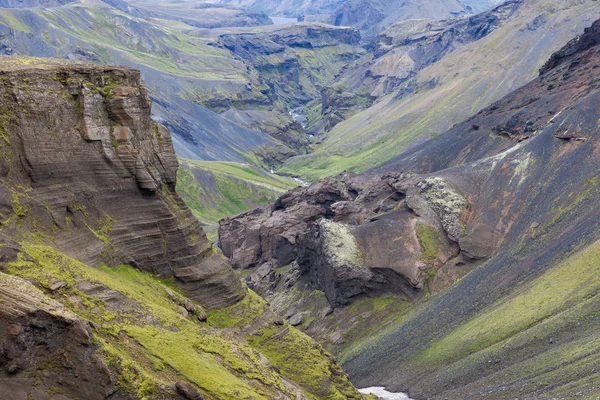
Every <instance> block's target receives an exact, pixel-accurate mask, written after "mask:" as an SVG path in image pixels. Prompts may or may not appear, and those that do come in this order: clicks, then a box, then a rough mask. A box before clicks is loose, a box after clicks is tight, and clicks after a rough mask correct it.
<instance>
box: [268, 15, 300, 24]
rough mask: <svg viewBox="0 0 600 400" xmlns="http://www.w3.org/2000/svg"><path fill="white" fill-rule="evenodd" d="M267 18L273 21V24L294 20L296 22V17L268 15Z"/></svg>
mask: <svg viewBox="0 0 600 400" xmlns="http://www.w3.org/2000/svg"><path fill="white" fill-rule="evenodd" d="M269 18H271V20H272V21H273V25H285V24H292V23H294V22H298V20H297V19H296V18H287V17H274V16H271V15H269Z"/></svg>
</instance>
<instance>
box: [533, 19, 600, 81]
mask: <svg viewBox="0 0 600 400" xmlns="http://www.w3.org/2000/svg"><path fill="white" fill-rule="evenodd" d="M599 43H600V22H599V21H596V22H594V23H593V24H592V26H590V27H589V28H586V29H585V31H584V32H583V34H581V35H579V36H577V37H576V38H574V39H573V40H571V41H570V42H569V43H567V44H566V45H565V46H564V47H563V48H562V49H560V50H559V51H557V52H556V53H554V54H552V57H550V59H549V60H548V61H547V62H546V64H544V66H543V67H542V68H540V75H543V74H545V73H546V72H548V71H550V70H551V69H553V68H556V67H557V66H558V65H559V64H561V63H562V62H564V61H565V60H567V59H569V58H570V57H571V56H573V55H574V54H577V53H580V52H583V51H585V50H588V49H590V48H591V47H593V46H596V45H598V44H599Z"/></svg>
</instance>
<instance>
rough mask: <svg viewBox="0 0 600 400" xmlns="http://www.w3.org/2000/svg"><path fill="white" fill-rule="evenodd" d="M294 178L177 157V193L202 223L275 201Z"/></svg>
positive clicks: (295, 184) (220, 163) (225, 164)
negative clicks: (178, 160)
mask: <svg viewBox="0 0 600 400" xmlns="http://www.w3.org/2000/svg"><path fill="white" fill-rule="evenodd" d="M297 186H298V184H297V183H295V182H294V181H291V180H288V179H285V178H282V177H279V176H276V175H273V174H270V173H268V172H266V171H264V170H262V169H259V168H256V167H252V166H249V165H244V164H236V163H227V162H216V161H197V160H189V159H180V167H179V171H178V173H177V192H178V193H179V195H180V196H181V197H182V199H183V200H184V201H185V203H186V204H187V206H188V207H189V208H190V209H191V210H192V213H193V214H194V215H195V216H196V218H198V219H199V220H200V221H201V222H203V223H206V224H214V223H216V222H218V221H219V220H220V219H221V218H225V217H227V216H231V215H235V214H239V213H241V212H244V211H246V210H249V209H252V208H255V207H258V206H261V205H263V204H266V203H268V202H270V201H273V200H275V199H276V198H277V197H279V196H280V195H281V194H282V193H283V192H285V191H287V190H289V189H293V188H295V187H297Z"/></svg>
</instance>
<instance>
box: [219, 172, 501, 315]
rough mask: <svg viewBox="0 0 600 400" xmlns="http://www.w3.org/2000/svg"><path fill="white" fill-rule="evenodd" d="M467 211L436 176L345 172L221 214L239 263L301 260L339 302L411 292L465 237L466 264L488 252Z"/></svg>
mask: <svg viewBox="0 0 600 400" xmlns="http://www.w3.org/2000/svg"><path fill="white" fill-rule="evenodd" d="M467 210H468V203H467V201H466V199H465V198H464V197H463V196H461V195H460V194H459V193H458V192H457V191H456V190H455V189H453V188H452V186H451V185H450V184H448V183H447V182H445V181H444V180H442V179H439V178H432V179H429V178H427V179H423V178H420V177H417V176H411V175H403V174H397V173H396V174H389V175H385V176H383V177H377V178H374V179H372V180H365V179H362V178H360V177H358V176H355V175H353V174H343V175H340V176H336V177H331V178H327V179H325V180H323V181H320V182H318V183H316V184H314V185H312V186H310V187H308V188H299V189H295V190H292V191H290V192H288V193H286V194H284V195H283V196H282V197H280V198H279V199H278V200H277V201H276V202H275V203H273V204H271V205H267V206H264V207H262V208H258V209H256V210H253V211H250V212H247V213H244V214H241V215H239V216H236V217H232V218H226V219H224V220H222V221H220V226H219V244H220V246H221V248H222V249H223V252H224V254H225V255H227V256H228V257H230V258H231V260H232V263H233V265H234V266H235V267H236V268H251V267H254V266H258V265H263V264H265V263H268V264H270V265H271V266H273V267H275V268H278V267H282V266H285V265H288V264H290V263H292V262H294V263H297V264H298V267H299V273H300V275H301V279H302V280H303V281H304V282H305V283H306V284H308V285H309V287H312V288H316V289H318V290H322V291H324V292H325V295H326V296H327V299H328V301H329V302H330V304H331V305H333V306H339V305H343V304H348V303H349V302H351V301H353V300H354V299H356V298H357V297H359V296H361V295H366V294H381V293H385V292H388V293H399V294H403V295H405V296H408V297H410V298H412V297H414V296H415V295H416V294H417V293H418V292H419V291H420V290H421V289H423V287H424V284H425V280H426V277H427V271H428V270H429V269H431V268H434V267H439V266H441V265H443V264H445V263H446V262H448V261H449V260H451V259H454V258H456V257H457V256H458V255H459V254H462V253H461V248H460V244H459V243H463V242H464V246H465V250H466V251H467V254H470V256H466V259H464V260H462V262H465V261H466V262H471V261H472V260H473V259H485V258H486V257H488V256H489V255H490V254H491V251H492V250H493V249H492V248H491V247H490V246H489V244H486V245H485V246H484V245H480V244H476V243H474V242H473V239H472V237H473V235H470V234H469V233H468V232H467V230H466V227H465V223H466V222H465V220H464V218H465V216H466V214H467ZM261 268H263V267H261ZM262 275H263V276H268V275H269V272H268V270H265V272H264V273H262ZM269 276H270V275H269Z"/></svg>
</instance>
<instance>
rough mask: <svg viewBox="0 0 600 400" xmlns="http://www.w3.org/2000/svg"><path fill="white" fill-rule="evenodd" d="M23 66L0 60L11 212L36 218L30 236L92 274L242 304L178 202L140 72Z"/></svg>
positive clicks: (168, 146)
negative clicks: (120, 271) (43, 237)
mask: <svg viewBox="0 0 600 400" xmlns="http://www.w3.org/2000/svg"><path fill="white" fill-rule="evenodd" d="M25 60H29V59H19V58H10V57H6V58H2V59H0V74H1V76H2V78H1V82H0V93H1V95H2V99H3V102H2V112H3V115H4V116H5V117H3V120H2V128H3V129H2V131H3V134H4V135H5V140H4V141H3V143H2V144H1V145H0V146H1V147H2V149H1V152H2V154H3V159H2V161H0V164H2V168H1V170H2V171H3V173H2V178H1V180H2V185H1V186H2V188H3V190H4V191H5V193H6V196H5V197H6V199H5V200H6V201H5V202H4V203H8V204H6V205H7V207H8V206H9V204H10V207H11V208H13V210H14V209H15V207H18V208H19V213H20V214H21V215H22V216H23V217H24V216H28V215H30V214H31V215H34V216H35V223H34V222H31V221H32V219H27V221H28V222H27V223H26V227H27V229H30V230H38V231H40V230H41V231H42V232H46V233H47V234H49V235H51V236H52V237H53V238H54V240H55V242H56V243H57V245H58V246H59V248H60V249H61V250H63V251H64V252H65V253H67V254H69V255H72V256H74V257H76V258H79V259H81V260H82V261H84V262H87V263H90V264H108V265H115V264H120V263H126V264H130V265H133V266H135V267H137V268H139V269H142V270H145V271H149V272H151V273H153V274H156V275H157V276H160V277H162V278H170V277H173V278H175V281H176V282H177V283H178V284H180V285H181V287H182V288H183V289H184V290H185V291H186V292H187V293H188V294H189V296H191V297H192V298H193V299H195V300H197V301H199V302H200V303H201V304H203V305H204V306H206V307H208V308H211V307H222V306H226V305H230V304H232V303H234V302H236V301H237V300H239V299H240V298H241V297H243V291H242V289H241V285H240V284H239V283H238V282H237V279H236V278H235V277H234V275H233V272H232V270H231V268H230V266H229V264H228V263H227V261H226V260H225V259H224V258H222V257H221V256H220V255H218V254H216V253H215V252H214V251H213V249H212V247H211V245H210V243H209V241H208V240H207V239H206V237H205V235H204V233H203V232H202V229H201V227H200V225H199V223H198V221H197V220H196V219H195V218H193V217H192V215H191V213H190V211H189V210H188V209H187V207H186V206H185V204H184V203H183V202H182V201H181V199H180V198H179V196H178V195H177V194H176V193H175V190H174V188H175V180H176V172H177V167H178V162H177V158H176V156H175V152H174V151H173V146H172V142H171V136H170V134H169V131H168V130H167V129H166V128H164V127H163V126H161V125H159V124H156V123H154V122H153V121H152V120H151V118H150V110H151V103H150V100H149V98H148V93H147V90H146V89H145V88H144V87H143V86H141V85H140V76H139V71H136V70H131V69H127V68H111V67H100V66H90V65H60V64H57V65H54V64H53V63H49V62H48V61H41V60H40V62H39V63H34V64H37V65H33V64H29V62H30V61H25ZM17 199H18V201H17ZM32 224H33V225H34V226H32Z"/></svg>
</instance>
